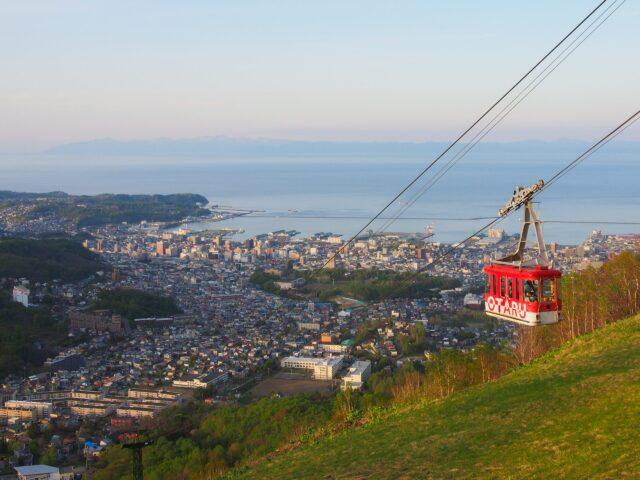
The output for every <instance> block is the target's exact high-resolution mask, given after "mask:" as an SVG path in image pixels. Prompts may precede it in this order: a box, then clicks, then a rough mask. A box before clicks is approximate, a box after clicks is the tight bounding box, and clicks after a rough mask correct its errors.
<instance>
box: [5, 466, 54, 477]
mask: <svg viewBox="0 0 640 480" xmlns="http://www.w3.org/2000/svg"><path fill="white" fill-rule="evenodd" d="M14 468H15V470H16V474H17V475H18V480H61V479H62V477H61V476H60V469H59V468H58V467H50V466H49V465H28V466H26V467H14Z"/></svg>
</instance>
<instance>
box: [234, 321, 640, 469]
mask: <svg viewBox="0 0 640 480" xmlns="http://www.w3.org/2000/svg"><path fill="white" fill-rule="evenodd" d="M638 445H640V317H635V318H632V319H628V320H624V321H620V322H618V323H616V324H613V325H609V326H607V327H605V328H603V329H601V330H597V331H595V332H594V333H592V334H590V335H586V336H584V337H580V338H578V339H577V340H574V341H571V342H569V343H567V344H565V345H563V346H562V347H561V348H560V349H558V350H556V351H554V352H551V353H549V354H547V355H545V356H544V357H542V358H540V359H538V360H537V361H535V362H534V363H533V364H532V365H530V366H528V367H523V368H520V369H518V370H516V371H514V372H512V373H511V374H508V375H506V376H505V377H503V378H501V379H500V380H498V381H495V382H493V383H490V384H484V385H480V386H477V387H473V388H470V389H467V390H465V391H463V392H460V393H458V394H454V395H453V396H451V397H449V398H448V399H446V400H444V401H441V402H437V403H433V404H431V405H427V406H422V407H419V408H416V409H412V410H410V411H407V412H404V413H400V414H396V415H393V416H391V417H388V418H387V419H384V420H381V421H379V422H377V423H374V424H370V425H367V426H365V427H362V428H359V429H353V430H349V431H346V432H344V433H342V434H338V435H336V436H335V437H333V438H327V439H323V440H321V441H319V442H318V443H316V444H314V445H310V446H306V447H304V448H300V449H297V450H293V451H291V452H289V453H286V454H283V455H280V456H277V457H275V458H273V459H271V460H270V461H266V462H263V463H261V464H258V465H256V466H254V467H252V468H251V469H249V470H247V471H245V472H243V474H241V475H240V477H241V478H256V479H264V478H278V479H293V478H296V479H299V478H325V479H344V478H388V479H409V478H434V479H436V478H438V479H439V478H456V479H460V478H505V479H506V478H554V477H555V478H572V479H579V478H585V479H586V478H589V479H593V478H622V477H625V478H626V477H628V478H637V476H638V475H639V474H640V457H639V456H638Z"/></svg>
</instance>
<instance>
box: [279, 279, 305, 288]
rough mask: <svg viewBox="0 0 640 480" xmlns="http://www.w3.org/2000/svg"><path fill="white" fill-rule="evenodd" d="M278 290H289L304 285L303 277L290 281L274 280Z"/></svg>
mask: <svg viewBox="0 0 640 480" xmlns="http://www.w3.org/2000/svg"><path fill="white" fill-rule="evenodd" d="M274 283H275V284H276V285H277V286H278V288H279V289H280V290H291V289H293V288H300V287H301V286H303V285H304V278H296V279H295V280H291V281H282V282H274Z"/></svg>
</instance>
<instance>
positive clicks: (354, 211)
mask: <svg viewBox="0 0 640 480" xmlns="http://www.w3.org/2000/svg"><path fill="white" fill-rule="evenodd" d="M580 152H581V149H580V148H577V149H576V151H575V152H568V151H563V152H558V153H553V154H549V153H548V152H545V154H544V155H540V154H538V153H536V152H535V151H530V152H527V151H521V152H518V153H515V154H505V153H502V154H499V155H496V154H489V153H484V154H482V153H480V154H475V155H473V156H472V157H471V156H470V157H467V158H465V159H463V160H462V161H461V162H460V163H458V164H457V165H455V166H454V167H453V168H452V169H451V170H450V171H449V172H448V173H447V174H446V175H445V176H444V177H443V178H442V180H441V181H440V182H439V183H437V184H436V185H435V187H434V188H433V189H431V190H430V191H429V192H428V193H427V194H426V195H424V196H423V197H421V198H420V200H419V201H418V202H416V204H415V205H414V206H413V207H412V208H410V209H409V210H408V211H407V212H406V213H405V214H404V215H405V216H409V217H428V218H430V219H428V220H427V219H424V220H422V219H420V220H398V221H396V222H395V223H394V224H393V225H391V226H390V227H389V230H391V231H424V229H425V227H426V226H427V225H429V224H430V225H433V228H434V231H435V235H436V236H435V239H436V240H438V241H445V242H454V241H458V240H461V239H462V238H464V237H466V236H467V235H469V234H470V233H471V232H473V231H474V230H475V229H477V228H479V227H480V226H482V225H483V224H485V223H487V221H486V220H476V221H472V220H444V219H443V218H444V217H447V218H449V217H456V218H458V217H461V218H468V217H486V216H492V215H495V214H496V212H497V210H498V209H499V208H500V207H501V206H502V205H504V203H505V202H506V201H507V200H508V199H509V198H510V196H511V194H512V191H513V188H514V187H515V186H516V185H529V184H532V183H534V182H535V181H537V180H538V179H539V178H544V179H546V178H548V177H549V176H551V175H552V174H553V173H555V172H556V171H557V170H559V169H560V168H561V167H562V166H564V165H566V164H567V163H568V162H569V161H571V160H572V159H573V158H575V157H576V156H577V155H578V154H579V153H580ZM428 161H430V159H424V158H417V157H393V158H390V157H384V158H383V157H377V158H364V157H348V158H344V157H329V158H319V157H313V156H308V157H297V158H291V157H288V158H193V157H158V158H150V157H127V158H125V157H101V156H97V155H93V156H88V157H80V156H68V157H61V156H52V155H40V156H33V155H29V156H26V155H22V156H20V155H14V156H7V155H5V156H0V189H3V190H14V191H29V192H46V191H53V190H60V191H65V192H68V193H73V194H96V193H106V192H108V193H178V192H193V193H200V194H202V195H204V196H206V197H207V198H208V199H209V200H210V201H211V202H213V203H217V204H220V205H229V206H233V207H237V208H247V209H255V210H263V211H265V213H266V214H269V215H278V218H247V217H244V218H237V219H233V220H230V221H225V222H220V223H217V224H216V226H229V227H235V228H242V229H244V230H245V234H244V236H248V235H254V234H257V233H265V232H269V231H273V230H279V229H287V230H298V231H300V232H302V233H303V234H309V233H314V232H320V231H325V232H327V231H331V232H334V233H341V234H343V235H345V236H346V235H350V234H353V233H355V232H356V231H357V230H359V228H360V227H362V226H363V225H364V223H365V222H366V220H364V219H334V218H315V219H300V218H286V217H287V216H290V215H291V214H292V212H291V211H295V215H305V216H323V215H327V216H361V217H366V216H369V215H372V214H373V213H375V212H376V211H377V210H378V209H380V208H382V207H383V206H384V205H385V204H386V203H387V202H388V201H389V200H390V199H391V198H392V197H393V196H394V194H395V193H397V192H398V191H399V190H400V189H401V188H402V187H403V186H404V185H405V184H406V183H407V182H408V181H409V180H410V179H412V178H413V177H414V176H415V175H416V174H417V173H418V172H419V171H420V170H421V169H422V168H424V166H425V165H426V164H427V163H428ZM437 171H438V169H437V168H436V169H434V170H433V171H432V172H430V174H432V173H437ZM430 178H432V175H429V174H428V175H427V176H426V177H425V180H426V181H428V180H429V179H430ZM423 184H424V182H422V183H421V184H420V185H423ZM639 185H640V152H636V153H633V152H626V153H616V154H612V153H607V151H606V149H603V151H601V152H600V153H598V154H597V155H596V156H593V157H591V158H589V159H588V160H586V161H585V162H584V163H583V164H582V165H580V166H578V167H577V168H576V169H575V170H573V171H571V172H570V173H569V174H568V175H566V176H565V177H563V178H562V179H561V180H559V181H558V182H557V183H556V184H555V185H554V186H553V187H551V188H550V189H549V190H548V191H545V192H543V194H541V195H540V196H539V201H540V204H539V205H538V210H539V212H540V214H541V216H542V218H543V219H544V220H549V221H553V223H551V222H550V223H547V224H546V225H545V236H546V240H547V241H554V240H555V241H558V242H560V243H579V242H581V241H582V240H583V239H584V238H585V236H586V235H587V234H588V233H589V232H590V231H591V230H593V229H596V228H598V229H601V230H603V231H604V232H608V233H639V232H640V226H637V225H603V224H599V223H598V222H603V221H608V222H612V221H626V222H628V221H636V222H640V208H639V207H640V194H639V192H640V188H639ZM412 192H415V190H412ZM408 198H409V197H407V198H404V199H403V200H404V201H406V200H407V199H408ZM402 205H403V204H401V203H398V204H395V205H393V206H392V208H391V209H390V214H393V213H394V212H396V211H397V210H398V209H399V208H401V206H402ZM567 220H572V221H576V220H578V221H579V220H583V221H590V222H594V223H591V224H567V223H555V222H557V221H567ZM518 221H519V215H518V214H516V215H513V216H512V218H510V219H508V220H506V221H504V222H503V223H502V225H501V226H502V227H503V228H505V229H506V230H507V231H508V232H515V231H517V230H519V226H518V223H517V222H518ZM382 223H383V222H377V223H375V224H374V225H373V226H372V228H373V229H374V230H376V229H377V228H379V227H380V226H381V225H382Z"/></svg>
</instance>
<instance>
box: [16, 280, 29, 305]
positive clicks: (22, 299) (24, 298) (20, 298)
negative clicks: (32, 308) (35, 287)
mask: <svg viewBox="0 0 640 480" xmlns="http://www.w3.org/2000/svg"><path fill="white" fill-rule="evenodd" d="M30 293H31V292H30V291H29V289H28V288H27V287H23V286H22V285H17V286H15V287H13V301H14V302H18V303H21V304H22V305H24V306H25V307H28V306H29V294H30Z"/></svg>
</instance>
